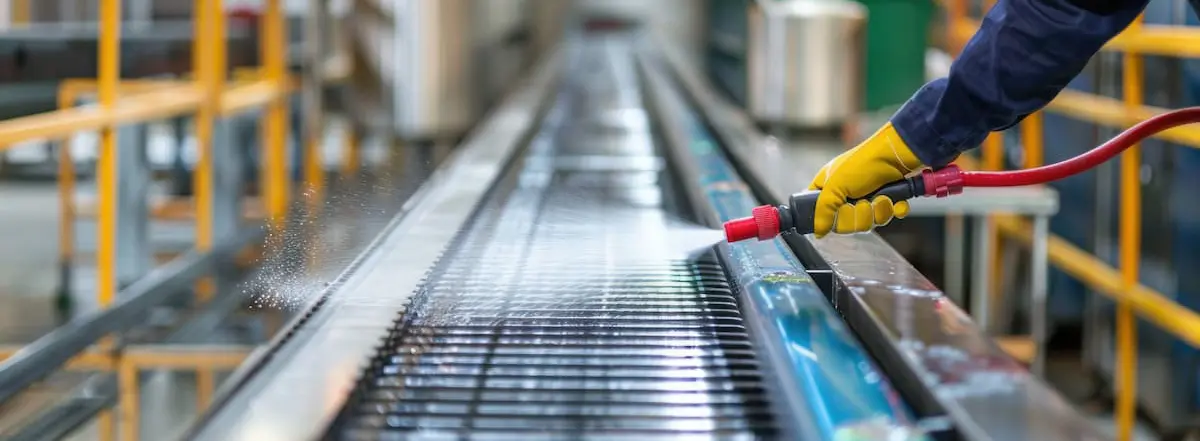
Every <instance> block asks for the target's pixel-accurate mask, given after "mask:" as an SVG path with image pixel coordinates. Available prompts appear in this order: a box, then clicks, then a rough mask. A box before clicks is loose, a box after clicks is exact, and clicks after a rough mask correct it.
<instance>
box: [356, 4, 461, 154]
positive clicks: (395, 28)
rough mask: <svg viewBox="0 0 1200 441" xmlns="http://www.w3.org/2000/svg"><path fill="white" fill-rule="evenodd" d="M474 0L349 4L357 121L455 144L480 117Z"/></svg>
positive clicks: (410, 137)
mask: <svg viewBox="0 0 1200 441" xmlns="http://www.w3.org/2000/svg"><path fill="white" fill-rule="evenodd" d="M474 5H475V3H474V2H473V1H472V0H417V1H406V2H389V1H377V0H366V1H358V2H354V8H355V10H354V12H353V14H354V17H356V20H355V26H354V28H353V30H352V32H353V40H354V43H353V45H354V46H355V52H356V54H357V55H358V57H359V58H360V60H361V64H362V66H364V67H366V70H365V72H363V73H361V74H359V75H357V76H356V77H355V79H354V81H353V82H352V88H353V89H354V91H353V95H354V96H355V99H356V101H355V102H356V103H361V106H362V107H363V108H362V109H356V110H358V113H359V115H358V116H359V117H360V119H361V120H362V121H366V122H367V123H368V124H372V125H375V126H378V127H379V128H380V129H381V130H382V131H383V133H393V134H395V135H396V136H399V137H402V138H407V139H421V140H428V139H438V140H441V139H447V138H448V139H454V138H455V137H457V136H459V135H461V134H462V133H463V132H465V131H466V130H467V129H468V128H469V127H470V126H471V124H472V123H474V122H475V118H476V116H477V115H478V113H479V102H478V99H477V94H476V93H475V92H476V81H475V74H476V70H475V69H476V65H475V63H476V60H475V58H476V57H475V56H474V55H475V54H474V52H473V48H474V47H475V45H474V39H473V37H472V35H473V30H472V28H473V27H472V20H473V18H474V14H473V9H474V8H473V6H474Z"/></svg>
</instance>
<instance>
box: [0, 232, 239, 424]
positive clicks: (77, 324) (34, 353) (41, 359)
mask: <svg viewBox="0 0 1200 441" xmlns="http://www.w3.org/2000/svg"><path fill="white" fill-rule="evenodd" d="M262 235H263V230H262V229H261V228H253V229H244V230H242V231H240V232H239V233H238V235H237V236H235V237H232V238H229V240H227V241H226V242H224V243H222V244H221V245H220V246H218V247H216V248H214V249H213V251H212V252H211V253H200V252H198V251H195V250H193V251H189V252H188V253H187V254H184V255H183V256H180V257H179V258H177V259H175V260H173V261H171V262H170V263H167V264H166V265H163V266H161V267H158V268H155V269H154V270H152V271H151V272H150V273H149V274H146V276H145V277H142V278H141V279H139V280H138V281H136V282H134V283H133V284H131V285H129V287H128V288H126V289H125V291H128V292H127V293H126V294H125V295H122V296H121V297H120V300H119V301H118V302H117V303H116V304H114V305H112V307H110V308H108V309H106V310H100V311H96V312H94V313H92V314H89V315H87V316H83V317H80V318H78V319H76V320H72V321H71V322H69V323H67V324H65V325H63V326H60V327H58V328H57V329H55V330H53V331H50V333H48V334H46V335H44V336H42V337H41V338H39V339H37V340H35V341H34V342H33V343H30V344H29V345H27V346H25V347H24V348H22V349H21V350H19V351H17V352H16V353H15V354H13V355H12V356H11V357H9V358H8V359H6V360H4V361H3V362H0V403H4V402H5V401H8V400H9V399H11V398H12V397H14V396H16V395H17V394H19V393H21V391H23V390H25V389H26V388H27V387H29V386H30V385H32V384H34V383H36V382H38V381H40V380H42V379H43V378H46V376H48V375H50V374H51V373H53V372H55V371H57V370H58V369H59V368H61V367H62V366H64V365H66V364H67V363H68V362H70V361H71V360H72V359H74V358H76V357H77V356H79V355H80V354H81V353H84V351H85V350H87V349H88V347H90V346H91V345H93V344H95V343H96V342H98V341H100V339H102V338H104V337H105V336H107V335H109V334H112V333H115V332H120V331H123V330H125V329H128V328H130V327H132V326H134V325H137V324H139V323H142V321H143V320H142V318H143V316H144V315H145V314H146V312H147V311H149V310H150V308H153V307H155V306H157V305H161V304H163V303H164V302H167V301H170V300H172V299H174V298H175V296H176V295H179V294H181V293H184V292H188V291H189V288H190V286H191V284H192V283H194V282H195V281H196V280H197V279H199V278H200V277H201V276H203V275H205V274H208V273H209V272H210V271H211V270H212V269H213V268H214V266H215V265H214V264H215V262H216V261H217V260H218V259H225V258H228V257H229V256H231V255H233V254H234V253H235V252H237V251H238V250H241V249H242V248H243V247H245V246H246V245H247V244H248V243H250V242H252V241H257V240H260V239H261V238H262Z"/></svg>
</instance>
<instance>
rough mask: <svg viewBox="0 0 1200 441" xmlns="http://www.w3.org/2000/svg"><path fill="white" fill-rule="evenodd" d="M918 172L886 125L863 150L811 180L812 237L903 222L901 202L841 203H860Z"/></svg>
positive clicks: (841, 158) (835, 161)
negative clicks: (818, 192) (814, 192)
mask: <svg viewBox="0 0 1200 441" xmlns="http://www.w3.org/2000/svg"><path fill="white" fill-rule="evenodd" d="M922 167H924V165H923V164H921V160H919V159H917V155H916V154H914V153H913V152H912V150H911V149H909V147H908V145H907V144H905V143H904V140H902V139H900V135H899V134H897V133H896V129H895V128H893V127H892V124H891V123H887V124H885V125H884V126H883V127H882V128H880V129H879V131H877V132H875V134H874V135H871V137H870V138H867V140H866V141H863V142H862V144H859V145H858V146H857V147H855V148H853V149H850V150H847V151H846V152H845V153H842V154H841V155H838V156H837V157H836V158H833V160H831V161H829V163H827V164H825V166H824V167H821V171H820V172H818V173H817V176H816V177H815V178H813V181H812V184H809V189H810V190H821V195H820V196H818V197H817V211H816V215H815V216H814V219H813V232H814V233H815V234H816V236H817V237H822V236H825V235H826V234H829V232H830V231H831V230H832V231H834V232H836V233H842V234H847V233H855V232H863V231H870V230H871V229H872V228H874V227H875V226H877V225H887V223H888V222H891V220H892V217H898V218H901V219H903V218H904V216H906V215H908V202H906V201H900V202H898V203H895V204H893V203H892V200H891V198H889V197H887V196H876V197H875V199H874V200H871V201H859V202H858V203H856V204H848V203H846V200H847V199H858V198H862V197H865V196H867V195H869V194H871V192H874V191H876V190H879V188H880V187H883V186H884V185H887V184H890V183H892V182H894V181H897V180H900V179H901V178H904V177H905V176H907V175H908V174H910V173H912V172H914V171H917V170H920V169H921V168H922Z"/></svg>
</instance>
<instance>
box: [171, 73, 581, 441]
mask: <svg viewBox="0 0 1200 441" xmlns="http://www.w3.org/2000/svg"><path fill="white" fill-rule="evenodd" d="M559 58H560V56H559V55H558V54H557V53H555V54H552V55H550V56H548V57H547V59H546V60H544V61H543V62H542V64H541V65H540V67H539V68H538V70H537V71H536V74H535V75H534V76H533V77H532V78H531V79H530V80H529V82H528V83H526V84H525V85H524V86H523V87H521V88H520V89H519V90H518V91H517V93H516V94H515V95H514V96H512V97H510V98H509V99H508V100H507V101H506V102H505V103H504V104H503V105H501V106H500V107H499V108H498V109H497V111H496V112H494V113H493V114H492V115H490V116H489V118H487V120H486V121H485V122H484V123H483V124H482V125H481V126H480V129H479V130H478V131H476V132H475V133H473V134H472V135H471V136H470V138H469V139H468V140H467V142H466V143H465V144H464V145H463V146H462V147H461V148H460V150H459V151H457V152H456V153H455V156H454V157H453V158H451V160H450V162H449V164H447V166H445V167H443V168H442V169H440V170H439V171H438V172H437V173H435V174H434V175H433V176H432V177H430V179H429V181H427V182H426V184H425V185H423V186H422V189H421V190H419V192H418V195H416V196H414V197H413V199H411V200H410V202H409V203H408V204H406V206H405V207H404V209H403V210H402V212H401V213H400V214H399V215H398V216H397V217H396V218H395V219H394V220H393V221H392V223H391V224H390V225H389V226H388V227H387V228H386V229H385V230H384V233H382V234H381V235H380V237H378V238H377V239H376V240H375V242H374V243H373V244H372V245H371V246H370V247H369V248H368V249H369V250H380V252H367V253H366V254H364V255H363V257H360V260H358V261H356V262H354V263H353V264H352V265H351V266H350V269H349V270H347V272H346V273H344V274H343V275H342V276H341V277H340V278H339V280H338V282H336V283H334V284H333V285H332V286H331V287H330V290H331V291H330V292H333V290H336V293H334V294H327V295H323V296H319V297H318V298H317V299H315V300H314V301H313V303H312V304H310V305H308V306H307V307H306V309H307V311H308V312H307V313H306V314H303V315H302V316H300V317H298V318H297V320H296V321H294V322H293V323H291V324H289V325H288V327H287V331H285V332H283V333H282V335H281V336H280V337H279V338H277V339H276V340H275V341H273V342H272V344H271V345H270V347H268V348H265V349H264V350H263V351H262V352H261V353H260V354H259V355H258V356H256V359H255V360H251V361H249V362H248V363H247V364H246V365H245V367H244V368H243V369H242V370H241V371H239V372H235V373H234V377H233V378H232V379H230V380H229V381H227V382H226V389H224V390H222V391H220V392H219V397H218V399H217V400H216V401H215V402H214V406H213V409H214V410H213V411H212V412H213V413H211V414H209V415H206V417H205V418H203V419H202V421H201V422H200V425H198V426H197V427H196V428H194V431H193V432H191V433H190V434H188V435H187V438H188V439H211V440H222V441H227V440H228V441H233V440H254V441H270V440H297V439H310V438H312V437H314V436H319V435H320V433H321V432H322V429H324V428H325V427H326V426H327V425H328V424H329V423H330V422H331V421H332V419H333V418H334V416H335V414H336V412H337V410H338V409H339V408H340V407H341V403H342V402H343V401H344V399H345V398H346V393H347V391H349V390H350V389H351V387H352V385H353V384H354V381H356V380H357V377H358V375H359V370H360V368H361V363H362V362H363V360H366V359H367V358H368V356H369V355H370V354H371V353H372V351H373V350H374V349H375V345H376V344H377V343H378V342H379V339H380V338H381V337H382V336H383V335H384V334H385V333H386V331H387V329H388V327H389V326H390V325H391V323H392V320H394V319H395V316H396V312H397V311H400V310H402V309H403V308H404V307H405V305H406V304H407V302H408V297H409V295H410V293H412V292H413V291H414V290H415V289H416V287H417V286H418V284H419V283H420V282H421V280H422V278H423V277H424V274H425V271H426V270H427V269H428V268H429V267H430V265H432V264H433V262H434V261H435V260H436V259H437V258H438V257H439V256H440V255H441V253H442V252H443V250H444V249H445V247H446V246H447V245H448V244H449V242H450V241H451V240H452V238H453V237H454V236H455V235H456V234H457V232H458V230H459V228H460V227H461V226H462V225H463V224H464V223H465V222H466V220H467V218H468V216H470V214H471V213H472V212H473V211H474V207H475V205H476V203H478V202H479V201H480V200H482V198H483V197H485V195H486V194H487V192H488V191H489V189H490V188H491V186H492V183H493V182H494V181H495V180H496V178H497V177H498V176H499V175H500V174H501V172H502V170H503V168H504V166H505V165H506V163H507V161H508V159H509V158H510V157H511V156H512V154H513V152H514V151H515V150H516V149H517V148H519V147H520V146H521V144H522V143H523V141H524V140H525V138H526V137H527V135H528V133H529V132H530V131H531V129H532V128H533V127H534V126H535V125H536V123H537V122H538V119H539V116H540V112H541V110H542V108H543V103H544V101H545V99H546V98H547V97H548V96H549V95H550V92H551V90H552V89H553V87H552V86H553V84H555V78H556V73H557V70H558V67H559ZM380 292H386V293H395V295H392V296H387V297H380V296H379V295H378V294H379V293H380ZM297 385H303V387H297Z"/></svg>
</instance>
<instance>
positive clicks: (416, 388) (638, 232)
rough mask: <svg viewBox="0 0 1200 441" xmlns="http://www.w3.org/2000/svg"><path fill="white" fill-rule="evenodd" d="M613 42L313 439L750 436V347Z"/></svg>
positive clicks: (753, 373) (755, 435) (758, 419)
mask: <svg viewBox="0 0 1200 441" xmlns="http://www.w3.org/2000/svg"><path fill="white" fill-rule="evenodd" d="M629 49H630V47H629V45H617V44H606V43H604V42H603V41H599V42H596V43H593V44H590V45H587V46H585V47H584V48H583V49H582V50H583V53H581V54H579V55H580V56H581V57H582V59H584V60H589V62H585V63H584V65H583V66H582V69H584V70H588V72H587V73H586V74H583V75H580V76H575V77H574V78H575V79H577V80H578V83H577V84H569V85H567V86H566V89H567V90H566V91H564V92H562V93H561V95H560V100H559V102H558V103H557V104H556V108H555V109H552V110H551V111H550V112H551V116H550V117H548V120H549V121H548V123H547V124H546V125H545V126H544V128H543V131H542V132H541V133H540V134H539V135H538V137H537V138H536V139H535V140H534V143H533V145H532V146H531V147H530V149H529V151H528V152H527V154H526V157H525V160H524V162H525V163H524V167H522V168H521V169H520V171H519V172H514V173H512V175H513V176H511V177H510V179H509V180H508V181H509V182H510V184H511V188H510V189H509V190H508V191H507V193H508V194H506V195H494V196H493V197H492V198H491V200H490V201H491V202H489V203H487V204H485V205H484V206H483V207H482V208H481V211H480V214H479V215H478V216H479V217H478V218H476V219H475V220H474V227H473V228H470V229H468V230H465V231H463V232H462V233H460V235H459V237H458V238H457V239H456V241H455V244H454V245H453V246H452V248H451V250H450V251H448V252H447V253H446V254H445V255H444V257H443V258H442V259H441V260H440V262H439V263H438V265H437V266H436V267H435V269H434V270H433V271H432V272H431V274H430V275H429V277H428V279H427V281H426V282H425V284H424V285H423V287H422V288H421V289H420V291H419V293H418V294H417V295H416V296H414V298H413V303H412V305H411V306H410V308H409V309H408V312H407V313H402V314H401V315H400V317H399V318H398V319H397V322H396V325H395V327H394V328H393V329H392V330H391V332H390V333H389V335H388V336H387V338H386V340H385V342H384V344H383V345H382V346H381V348H380V349H379V351H378V353H377V355H376V356H375V357H374V358H373V360H372V361H371V362H370V365H369V367H368V368H367V369H366V371H365V373H364V375H363V377H362V379H361V380H360V382H359V384H358V386H357V387H356V389H355V391H354V393H353V395H352V398H351V399H350V400H349V401H348V402H347V404H346V407H345V408H344V409H343V411H342V412H341V414H340V416H339V418H338V420H337V422H336V423H335V424H334V425H333V427H332V429H331V431H330V433H329V435H328V438H331V439H346V440H368V439H371V440H373V439H478V440H483V439H514V440H516V439H519V440H535V439H614V438H620V439H637V440H648V439H658V438H671V439H679V437H680V436H684V437H687V436H688V435H691V436H693V437H701V438H704V439H711V438H714V437H719V438H720V439H762V438H764V437H770V436H771V435H772V434H774V433H775V432H776V430H777V428H776V426H775V425H774V423H773V419H772V416H771V411H770V406H769V403H768V400H767V396H766V395H767V394H766V391H765V390H764V386H763V382H762V378H761V376H760V373H759V370H758V365H757V361H756V358H755V355H754V352H753V348H752V345H751V341H750V338H749V336H748V335H747V332H746V329H745V327H743V325H742V318H741V314H740V312H739V310H738V305H737V301H736V298H735V296H734V293H733V291H732V290H731V288H730V286H729V284H728V283H727V281H726V279H725V273H724V271H723V269H722V268H721V266H720V265H718V264H717V263H716V262H715V259H714V258H713V257H712V256H711V253H710V252H707V251H705V252H703V253H701V255H700V256H698V257H696V256H689V254H691V251H692V250H689V249H687V247H686V246H685V247H683V248H681V247H680V245H679V244H678V241H675V242H676V243H671V242H672V241H671V240H670V238H671V237H673V236H677V234H675V233H674V232H676V231H678V230H679V229H680V228H681V224H682V223H681V222H679V220H678V219H679V218H678V216H677V215H675V214H674V213H672V211H673V210H672V209H671V208H670V207H668V206H666V205H664V200H665V199H666V200H669V199H671V198H670V197H669V195H668V196H667V197H665V198H664V193H668V194H669V192H670V188H668V187H669V185H668V182H669V180H668V179H664V176H665V173H664V172H663V171H661V170H660V169H661V166H660V164H661V163H662V162H663V161H662V159H661V158H660V156H659V153H658V151H657V150H656V148H655V145H654V143H653V142H652V139H653V136H652V134H651V132H650V128H649V123H648V121H647V117H646V112H645V111H644V109H643V107H642V99H641V97H640V95H639V93H638V90H637V89H638V85H637V79H636V76H635V71H634V65H633V57H632V54H631V53H629Z"/></svg>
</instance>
